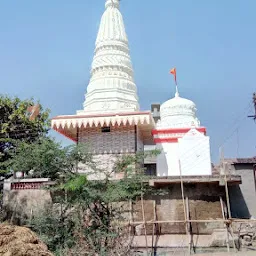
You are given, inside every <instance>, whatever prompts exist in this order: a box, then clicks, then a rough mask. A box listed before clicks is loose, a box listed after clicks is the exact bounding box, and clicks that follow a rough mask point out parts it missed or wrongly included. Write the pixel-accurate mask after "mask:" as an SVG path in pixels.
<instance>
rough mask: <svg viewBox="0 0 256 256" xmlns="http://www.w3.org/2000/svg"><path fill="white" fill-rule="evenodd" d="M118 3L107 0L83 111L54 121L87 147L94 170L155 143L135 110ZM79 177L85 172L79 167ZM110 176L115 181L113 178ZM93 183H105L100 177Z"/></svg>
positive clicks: (146, 117) (145, 115)
mask: <svg viewBox="0 0 256 256" xmlns="http://www.w3.org/2000/svg"><path fill="white" fill-rule="evenodd" d="M119 5H120V3H119V0H106V2H105V10H104V13H103V15H102V18H101V22H100V27H99V31H98V35H97V39H96V43H95V51H94V57H93V61H92V67H91V76H90V81H89V84H88V86H87V92H86V95H85V102H84V104H83V106H84V109H83V110H79V111H77V114H76V115H71V116H57V117H55V118H53V119H52V127H53V129H54V130H56V131H57V132H59V133H61V134H63V135H64V136H66V137H68V138H69V139H71V140H73V141H74V142H76V143H85V144H86V145H88V148H89V151H90V152H91V153H92V154H93V156H94V159H95V161H96V162H97V163H99V164H98V165H100V166H98V167H100V168H102V169H104V170H106V169H107V170H110V171H111V169H112V168H113V164H114V162H115V161H116V159H117V157H119V156H122V155H124V154H130V155H132V154H135V153H136V152H138V151H143V150H144V145H146V144H153V143H154V142H153V137H152V135H151V131H152V129H153V127H154V119H153V117H152V115H151V112H150V111H139V104H138V97H137V88H136V85H135V82H134V78H133V68H132V63H131V58H130V54H129V46H128V40H127V35H126V32H125V28H124V22H123V17H122V15H121V13H120V10H119ZM79 171H81V172H87V171H88V170H86V169H85V168H84V167H81V168H80V170H79ZM115 176H116V175H114V177H113V178H117V177H115ZM92 178H103V177H102V176H101V175H100V176H99V177H92Z"/></svg>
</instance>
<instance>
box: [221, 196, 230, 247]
mask: <svg viewBox="0 0 256 256" xmlns="http://www.w3.org/2000/svg"><path fill="white" fill-rule="evenodd" d="M220 205H221V212H222V217H223V220H226V218H225V212H224V205H223V199H222V197H221V196H220ZM223 224H224V225H225V226H226V230H227V239H226V244H227V251H228V252H229V251H230V248H229V234H228V226H227V225H226V223H223Z"/></svg>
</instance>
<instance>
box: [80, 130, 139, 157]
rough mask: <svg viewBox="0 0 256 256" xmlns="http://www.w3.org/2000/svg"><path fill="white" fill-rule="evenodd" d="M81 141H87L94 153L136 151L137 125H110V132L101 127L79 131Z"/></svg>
mask: <svg viewBox="0 0 256 256" xmlns="http://www.w3.org/2000/svg"><path fill="white" fill-rule="evenodd" d="M79 143H86V144H87V146H88V149H89V151H90V152H91V153H93V154H112V153H121V154H122V153H134V152H135V151H136V146H135V144H136V132H135V126H128V125H127V126H125V125H120V126H117V125H116V126H110V132H102V131H101V127H92V128H86V129H83V130H80V131H79Z"/></svg>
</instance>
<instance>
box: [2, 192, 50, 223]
mask: <svg viewBox="0 0 256 256" xmlns="http://www.w3.org/2000/svg"><path fill="white" fill-rule="evenodd" d="M51 204H52V198H51V194H50V191H49V190H44V189H25V190H9V191H8V190H4V191H3V206H4V209H5V211H6V218H7V219H12V220H13V221H14V223H15V222H18V223H17V224H19V222H20V221H22V220H24V219H26V218H30V217H31V216H32V215H34V214H37V213H40V211H42V210H43V209H46V208H47V207H49V206H50V205H51Z"/></svg>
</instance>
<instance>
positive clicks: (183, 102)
mask: <svg viewBox="0 0 256 256" xmlns="http://www.w3.org/2000/svg"><path fill="white" fill-rule="evenodd" d="M160 120H161V121H160V122H159V123H158V125H157V126H158V127H163V128H173V127H180V128H182V127H191V126H195V127H198V126H200V122H199V120H198V119H197V117H196V105H195V103H194V102H193V101H191V100H188V99H185V98H181V97H180V96H179V94H178V93H176V95H175V97H174V98H172V99H170V100H167V101H166V102H164V103H163V104H162V105H161V106H160Z"/></svg>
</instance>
